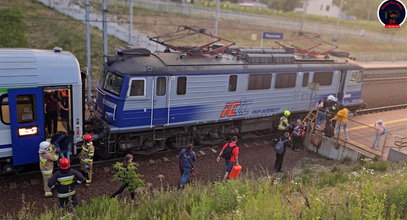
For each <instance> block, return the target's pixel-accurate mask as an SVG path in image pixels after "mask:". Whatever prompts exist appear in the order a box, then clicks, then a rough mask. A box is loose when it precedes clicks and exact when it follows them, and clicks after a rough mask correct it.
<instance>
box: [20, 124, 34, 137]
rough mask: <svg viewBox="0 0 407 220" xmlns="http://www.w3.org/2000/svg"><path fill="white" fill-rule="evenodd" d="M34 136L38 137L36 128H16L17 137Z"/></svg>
mask: <svg viewBox="0 0 407 220" xmlns="http://www.w3.org/2000/svg"><path fill="white" fill-rule="evenodd" d="M34 135H38V127H37V126H33V127H24V128H18V136H19V137H26V136H34Z"/></svg>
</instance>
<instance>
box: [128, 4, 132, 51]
mask: <svg viewBox="0 0 407 220" xmlns="http://www.w3.org/2000/svg"><path fill="white" fill-rule="evenodd" d="M129 14H130V15H129V42H128V44H129V45H131V43H132V37H133V36H132V35H131V34H132V32H133V0H130V13H129Z"/></svg>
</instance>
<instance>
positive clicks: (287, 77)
mask: <svg viewBox="0 0 407 220" xmlns="http://www.w3.org/2000/svg"><path fill="white" fill-rule="evenodd" d="M296 79H297V73H280V74H277V76H276V85H275V86H274V87H275V88H276V89H284V88H293V87H295V80H296Z"/></svg>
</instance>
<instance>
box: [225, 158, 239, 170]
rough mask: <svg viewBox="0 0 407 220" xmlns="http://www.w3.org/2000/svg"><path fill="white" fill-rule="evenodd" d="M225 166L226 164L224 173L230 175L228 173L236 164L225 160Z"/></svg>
mask: <svg viewBox="0 0 407 220" xmlns="http://www.w3.org/2000/svg"><path fill="white" fill-rule="evenodd" d="M225 164H226V172H228V173H230V171H231V170H232V168H233V166H234V165H235V164H236V162H230V161H228V160H225Z"/></svg>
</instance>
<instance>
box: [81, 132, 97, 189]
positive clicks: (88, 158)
mask: <svg viewBox="0 0 407 220" xmlns="http://www.w3.org/2000/svg"><path fill="white" fill-rule="evenodd" d="M83 141H84V142H83V145H82V151H81V153H80V155H79V158H80V159H81V170H82V172H83V173H84V174H85V177H86V184H90V183H91V182H92V169H93V155H94V154H95V147H94V146H93V143H92V135H90V134H85V135H84V136H83Z"/></svg>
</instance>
